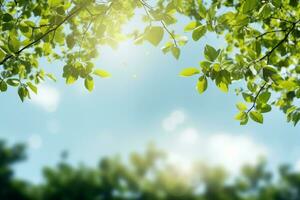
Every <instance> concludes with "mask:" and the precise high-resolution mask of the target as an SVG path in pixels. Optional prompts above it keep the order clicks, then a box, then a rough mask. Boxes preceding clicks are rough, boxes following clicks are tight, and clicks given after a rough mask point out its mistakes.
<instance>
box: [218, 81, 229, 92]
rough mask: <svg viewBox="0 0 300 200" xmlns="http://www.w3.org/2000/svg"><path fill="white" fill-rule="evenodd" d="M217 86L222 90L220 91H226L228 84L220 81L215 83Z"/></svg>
mask: <svg viewBox="0 0 300 200" xmlns="http://www.w3.org/2000/svg"><path fill="white" fill-rule="evenodd" d="M217 86H218V88H219V89H220V90H221V91H222V92H226V93H227V92H228V90H229V88H228V84H227V83H224V82H220V83H218V84H217Z"/></svg>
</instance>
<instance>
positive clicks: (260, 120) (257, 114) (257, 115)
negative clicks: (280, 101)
mask: <svg viewBox="0 0 300 200" xmlns="http://www.w3.org/2000/svg"><path fill="white" fill-rule="evenodd" d="M250 118H251V119H252V120H253V121H255V122H258V123H261V124H262V123H263V122H264V118H263V115H262V114H261V113H260V112H257V111H251V112H250Z"/></svg>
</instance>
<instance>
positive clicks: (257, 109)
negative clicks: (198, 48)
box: [0, 0, 300, 125]
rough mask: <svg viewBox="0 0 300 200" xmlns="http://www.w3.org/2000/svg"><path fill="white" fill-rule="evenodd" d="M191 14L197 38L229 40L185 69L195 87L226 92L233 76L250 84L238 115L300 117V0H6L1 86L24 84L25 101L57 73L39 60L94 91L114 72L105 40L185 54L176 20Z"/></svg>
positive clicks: (243, 119) (0, 38)
mask: <svg viewBox="0 0 300 200" xmlns="http://www.w3.org/2000/svg"><path fill="white" fill-rule="evenodd" d="M137 9H142V10H143V11H144V16H143V22H144V23H145V25H146V28H145V29H144V30H132V32H131V33H130V34H125V33H124V32H123V31H122V27H123V25H125V24H127V23H128V22H129V21H130V20H131V19H132V18H133V17H134V16H135V14H136V10H137ZM180 16H187V17H189V19H190V22H189V23H188V24H187V25H186V27H184V30H185V31H186V32H191V34H192V39H193V40H194V41H195V42H197V41H199V40H200V39H201V38H202V37H203V36H204V35H206V34H207V33H209V32H212V33H214V34H216V35H221V36H222V37H223V38H224V40H226V46H225V47H224V49H216V48H215V47H213V46H211V45H208V44H207V45H206V46H205V48H204V52H203V54H204V57H205V59H204V60H202V61H200V64H199V66H198V67H189V68H185V69H184V70H183V71H181V72H180V75H182V76H185V77H186V76H193V75H197V76H198V77H199V78H198V80H197V83H196V84H195V85H196V89H197V90H198V92H199V93H203V92H204V91H205V90H206V89H207V87H208V79H210V80H211V81H212V82H214V83H215V84H216V86H217V87H218V88H219V89H220V90H221V91H223V92H227V91H228V90H229V87H230V85H231V84H232V83H234V82H240V83H242V84H241V85H244V86H243V87H242V88H238V89H236V90H235V92H236V93H237V94H238V95H242V97H243V98H244V101H245V102H240V103H238V104H237V108H238V110H239V112H238V114H237V115H236V117H235V118H236V119H237V120H239V121H240V123H241V124H246V123H247V122H248V119H249V118H251V119H252V120H254V121H256V122H258V123H263V113H266V112H269V111H271V109H272V108H273V107H278V108H279V109H281V110H282V111H283V112H284V113H285V114H286V117H287V120H288V121H291V122H293V123H294V125H296V124H297V122H298V121H299V120H300V108H299V105H298V103H297V99H299V98H300V80H299V74H300V66H299V63H298V62H299V57H300V53H299V51H300V50H299V40H298V38H299V36H300V30H299V24H300V6H299V1H298V0H265V1H264V0H263V1H261V0H241V1H237V0H212V1H202V0H157V1H151V2H150V1H146V0H106V1H102V0H32V1H27V0H0V17H1V22H0V29H1V30H2V31H1V34H0V65H1V75H0V90H1V91H2V92H5V91H6V90H7V89H8V87H17V88H18V89H17V90H18V95H19V97H20V98H21V100H22V101H23V100H24V99H25V98H28V97H30V92H29V91H32V92H34V93H37V92H38V91H37V84H39V83H40V82H41V81H42V80H44V79H45V78H50V79H52V80H55V77H54V76H53V75H52V74H50V73H47V72H46V71H44V69H43V68H42V66H40V65H39V59H40V58H41V57H46V58H47V59H48V60H50V61H53V60H61V61H63V62H64V66H63V73H62V76H63V77H64V78H65V80H66V83H67V84H72V83H74V82H75V81H76V80H77V79H79V78H82V79H84V85H85V87H86V88H87V89H88V90H89V91H92V90H93V88H94V81H93V79H94V77H95V76H99V77H102V78H105V77H109V76H110V74H109V72H106V71H104V70H102V69H100V68H98V67H95V66H94V63H93V60H94V59H95V58H97V56H98V53H99V52H98V50H99V48H98V47H99V46H101V45H108V46H111V47H112V48H116V47H117V45H118V43H119V42H120V41H123V40H126V39H132V40H134V43H135V44H142V43H143V42H144V41H147V42H149V43H151V44H153V45H154V46H158V45H159V44H160V42H161V40H162V39H163V38H164V37H168V38H169V41H167V42H166V43H165V44H163V45H162V51H163V52H164V53H171V54H172V55H173V56H174V57H175V58H176V59H180V47H181V46H183V45H185V44H186V42H187V37H185V36H183V35H178V34H176V33H175V32H174V31H173V30H171V29H170V25H172V24H176V23H177V20H178V19H177V18H178V17H180Z"/></svg>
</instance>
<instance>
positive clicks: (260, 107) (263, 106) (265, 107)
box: [256, 103, 272, 113]
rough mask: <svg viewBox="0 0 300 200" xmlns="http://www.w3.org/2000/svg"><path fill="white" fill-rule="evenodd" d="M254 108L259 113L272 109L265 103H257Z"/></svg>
mask: <svg viewBox="0 0 300 200" xmlns="http://www.w3.org/2000/svg"><path fill="white" fill-rule="evenodd" d="M256 110H258V111H259V112H260V113H267V112H270V111H271V110H272V107H271V106H270V105H269V104H266V103H257V104H256Z"/></svg>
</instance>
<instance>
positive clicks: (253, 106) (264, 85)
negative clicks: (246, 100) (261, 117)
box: [247, 82, 267, 114]
mask: <svg viewBox="0 0 300 200" xmlns="http://www.w3.org/2000/svg"><path fill="white" fill-rule="evenodd" d="M266 85H267V82H265V83H264V84H263V85H262V86H261V87H260V89H259V90H258V92H257V94H256V96H255V97H254V101H253V104H252V106H251V107H250V108H249V109H248V110H247V114H248V113H249V112H250V111H251V110H252V109H253V108H255V106H256V101H257V98H258V96H259V95H260V93H261V92H262V91H263V90H264V89H265V87H266Z"/></svg>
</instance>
